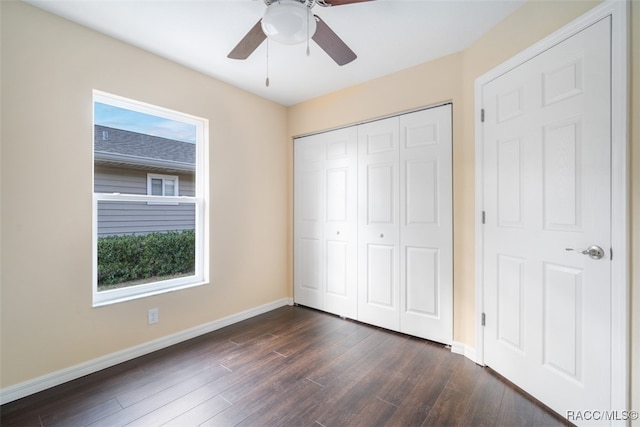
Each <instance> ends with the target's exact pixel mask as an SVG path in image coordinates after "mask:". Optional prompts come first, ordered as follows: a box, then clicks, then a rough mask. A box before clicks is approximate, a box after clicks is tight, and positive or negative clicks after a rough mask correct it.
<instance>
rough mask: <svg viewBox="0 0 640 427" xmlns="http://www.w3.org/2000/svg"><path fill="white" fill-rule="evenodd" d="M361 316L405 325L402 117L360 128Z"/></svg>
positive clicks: (390, 324) (395, 327) (390, 325)
mask: <svg viewBox="0 0 640 427" xmlns="http://www.w3.org/2000/svg"><path fill="white" fill-rule="evenodd" d="M358 148H359V154H358V174H359V179H358V184H359V185H358V206H359V213H358V216H359V221H358V255H359V256H358V320H360V321H363V322H366V323H371V324H373V325H376V326H381V327H383V328H387V329H392V330H396V331H397V330H399V329H400V319H399V314H398V312H399V307H400V305H399V304H400V293H399V280H400V272H399V254H398V243H399V224H398V214H399V206H398V203H399V194H398V191H399V181H398V179H399V177H398V174H399V171H398V161H399V155H398V118H397V117H393V118H389V119H384V120H379V121H376V122H372V123H366V124H364V125H360V126H359V127H358Z"/></svg>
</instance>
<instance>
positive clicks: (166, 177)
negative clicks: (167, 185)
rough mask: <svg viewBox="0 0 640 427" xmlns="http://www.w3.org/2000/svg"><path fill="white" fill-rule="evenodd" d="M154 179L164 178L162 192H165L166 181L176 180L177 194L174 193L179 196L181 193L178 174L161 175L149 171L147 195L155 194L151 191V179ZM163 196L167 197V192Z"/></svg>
mask: <svg viewBox="0 0 640 427" xmlns="http://www.w3.org/2000/svg"><path fill="white" fill-rule="evenodd" d="M154 179H161V180H162V193H164V181H169V180H172V181H175V182H176V188H175V191H176V194H174V196H179V195H180V179H179V177H178V175H161V174H158V173H148V174H147V195H148V196H153V194H152V193H151V181H152V180H154ZM162 196H163V197H167V196H165V194H162Z"/></svg>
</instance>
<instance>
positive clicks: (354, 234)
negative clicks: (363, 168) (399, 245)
mask: <svg viewBox="0 0 640 427" xmlns="http://www.w3.org/2000/svg"><path fill="white" fill-rule="evenodd" d="M322 138H323V140H324V142H325V146H326V151H325V159H324V170H325V177H324V185H325V188H326V196H325V203H324V206H325V223H324V241H325V256H326V257H327V258H326V264H325V266H324V268H325V272H324V277H325V281H326V282H325V288H324V290H325V292H324V308H323V309H324V310H325V311H327V312H329V313H333V314H337V315H339V316H343V317H348V318H351V319H355V318H356V317H357V315H358V314H357V304H358V301H357V292H358V283H357V275H358V259H357V257H358V252H357V251H358V247H357V239H358V227H357V221H358V217H357V212H358V205H357V195H358V193H357V191H358V189H357V182H358V181H357V179H358V175H357V168H358V140H357V130H356V129H355V128H345V129H338V130H334V131H331V132H327V133H325V134H322Z"/></svg>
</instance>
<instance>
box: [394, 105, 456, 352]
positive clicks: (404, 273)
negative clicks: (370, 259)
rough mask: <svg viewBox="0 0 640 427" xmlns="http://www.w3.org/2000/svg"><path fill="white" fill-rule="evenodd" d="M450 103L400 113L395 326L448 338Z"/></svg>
mask: <svg viewBox="0 0 640 427" xmlns="http://www.w3.org/2000/svg"><path fill="white" fill-rule="evenodd" d="M452 181H453V179H452V128H451V105H450V104H449V105H443V106H441V107H436V108H430V109H428V110H422V111H417V112H415V113H411V114H405V115H403V116H400V283H401V286H400V305H401V306H400V331H401V332H404V333H407V334H410V335H415V336H418V337H422V338H427V339H430V340H433V341H438V342H442V343H445V344H451V342H452V340H453V208H452V205H453V203H452V194H453V183H452Z"/></svg>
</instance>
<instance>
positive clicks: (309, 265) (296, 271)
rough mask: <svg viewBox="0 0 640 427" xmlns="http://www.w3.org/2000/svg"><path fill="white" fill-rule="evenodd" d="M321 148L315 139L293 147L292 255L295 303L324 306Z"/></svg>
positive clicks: (319, 307)
mask: <svg viewBox="0 0 640 427" xmlns="http://www.w3.org/2000/svg"><path fill="white" fill-rule="evenodd" d="M323 157H324V147H323V144H322V142H321V141H319V140H318V139H317V138H307V139H303V140H298V141H296V144H295V146H294V165H295V166H294V174H295V185H294V254H293V263H294V267H293V281H294V291H295V294H294V295H295V302H296V303H298V304H303V305H306V306H309V307H313V308H317V309H322V308H323V307H324V302H323V301H324V296H323V294H324V290H323V283H324V269H323V267H322V266H323V265H324V262H325V257H324V251H323V246H324V229H323V223H324V218H323V215H322V213H323V199H324V188H323V187H324V186H323V184H322V180H323V169H324V164H323V160H322V159H323Z"/></svg>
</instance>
